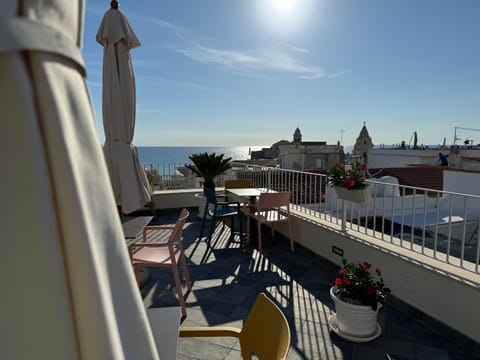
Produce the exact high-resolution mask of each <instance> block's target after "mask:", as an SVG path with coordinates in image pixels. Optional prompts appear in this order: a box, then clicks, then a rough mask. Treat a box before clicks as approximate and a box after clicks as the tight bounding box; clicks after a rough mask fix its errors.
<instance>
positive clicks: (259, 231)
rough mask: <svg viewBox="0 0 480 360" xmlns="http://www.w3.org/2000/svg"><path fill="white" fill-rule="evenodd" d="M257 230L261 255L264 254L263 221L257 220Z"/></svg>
mask: <svg viewBox="0 0 480 360" xmlns="http://www.w3.org/2000/svg"><path fill="white" fill-rule="evenodd" d="M257 232H258V251H259V252H260V255H261V254H263V249H262V222H261V221H258V220H257Z"/></svg>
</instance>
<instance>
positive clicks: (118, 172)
mask: <svg viewBox="0 0 480 360" xmlns="http://www.w3.org/2000/svg"><path fill="white" fill-rule="evenodd" d="M117 6H118V5H117V3H116V2H115V1H113V2H112V8H111V9H110V10H108V11H107V12H106V13H105V15H104V16H103V19H102V22H101V24H100V27H99V29H98V32H97V36H96V38H97V41H98V42H99V43H100V44H101V45H102V46H103V81H102V87H103V88H102V90H103V102H102V109H103V127H104V131H105V145H104V147H103V149H104V153H105V159H106V161H107V166H108V170H109V173H110V179H111V182H112V187H113V191H114V194H115V199H116V202H117V205H119V206H121V208H122V212H124V213H126V214H128V213H130V212H132V211H135V210H138V209H139V208H141V207H143V206H144V205H147V204H148V203H150V201H151V195H150V194H151V191H152V190H151V187H150V184H149V183H148V180H147V176H146V174H145V170H144V169H143V167H142V165H141V163H140V161H139V159H138V153H137V149H136V148H135V146H134V145H133V144H132V141H133V135H134V130H135V101H136V100H135V76H134V72H133V67H132V62H131V58H130V49H133V48H136V47H139V46H140V42H139V41H138V39H137V37H136V35H135V33H134V32H133V30H132V28H131V27H130V24H129V23H128V21H127V19H126V17H125V16H124V15H123V14H122V13H121V12H120V10H118V9H117Z"/></svg>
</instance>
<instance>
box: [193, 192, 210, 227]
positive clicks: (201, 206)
mask: <svg viewBox="0 0 480 360" xmlns="http://www.w3.org/2000/svg"><path fill="white" fill-rule="evenodd" d="M195 197H196V198H197V200H198V211H197V217H198V218H199V219H202V220H203V214H204V212H205V203H206V201H207V199H206V198H205V195H203V194H202V193H198V194H195ZM210 206H211V207H212V210H213V206H212V205H210ZM211 219H212V218H211V216H210V215H207V220H211Z"/></svg>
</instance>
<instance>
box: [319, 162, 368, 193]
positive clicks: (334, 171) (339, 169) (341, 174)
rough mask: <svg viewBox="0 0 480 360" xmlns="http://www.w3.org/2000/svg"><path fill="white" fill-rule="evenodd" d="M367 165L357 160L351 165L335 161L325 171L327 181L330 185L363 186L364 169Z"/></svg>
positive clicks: (349, 187)
mask: <svg viewBox="0 0 480 360" xmlns="http://www.w3.org/2000/svg"><path fill="white" fill-rule="evenodd" d="M366 169H367V165H366V164H365V163H361V162H360V161H357V162H356V163H355V164H353V165H344V164H340V163H336V164H335V166H333V167H331V168H330V169H328V171H327V181H328V183H329V184H330V185H333V186H341V187H343V188H345V189H348V190H352V189H363V188H365V186H366V184H365V171H366Z"/></svg>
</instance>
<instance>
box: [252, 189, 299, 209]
mask: <svg viewBox="0 0 480 360" xmlns="http://www.w3.org/2000/svg"><path fill="white" fill-rule="evenodd" d="M291 196H292V194H291V192H290V191H284V192H271V193H261V194H260V197H259V198H258V201H257V203H256V205H255V206H256V207H257V210H263V209H278V208H281V207H286V208H287V209H289V208H290V198H291Z"/></svg>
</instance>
